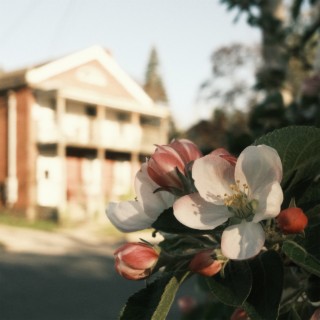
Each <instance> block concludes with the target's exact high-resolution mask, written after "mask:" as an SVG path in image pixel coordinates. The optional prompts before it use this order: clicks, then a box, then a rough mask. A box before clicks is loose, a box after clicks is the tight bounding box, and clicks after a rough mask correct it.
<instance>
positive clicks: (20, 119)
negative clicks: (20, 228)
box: [15, 88, 35, 210]
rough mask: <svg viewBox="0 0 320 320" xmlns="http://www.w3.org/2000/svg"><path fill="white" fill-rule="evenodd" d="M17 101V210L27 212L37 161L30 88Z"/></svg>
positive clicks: (17, 96) (20, 91)
mask: <svg viewBox="0 0 320 320" xmlns="http://www.w3.org/2000/svg"><path fill="white" fill-rule="evenodd" d="M16 99H17V177H18V201H17V203H16V204H15V208H16V209H19V210H26V209H27V208H29V206H30V205H32V201H31V198H30V197H31V188H32V183H33V182H34V171H35V159H34V145H33V144H32V139H31V126H32V123H31V121H32V118H31V108H32V104H33V95H32V92H31V90H30V89H29V88H23V89H20V90H19V91H17V92H16Z"/></svg>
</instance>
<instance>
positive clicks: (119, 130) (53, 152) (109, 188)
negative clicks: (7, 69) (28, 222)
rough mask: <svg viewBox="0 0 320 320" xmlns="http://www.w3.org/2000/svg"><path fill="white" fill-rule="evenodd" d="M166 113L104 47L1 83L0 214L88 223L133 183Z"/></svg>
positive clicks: (161, 137)
mask: <svg viewBox="0 0 320 320" xmlns="http://www.w3.org/2000/svg"><path fill="white" fill-rule="evenodd" d="M168 123H169V112H168V109H167V108H165V107H163V106H162V107H161V106H157V105H156V104H155V103H154V102H153V101H152V100H151V99H150V97H149V96H148V95H147V94H146V93H145V92H144V91H143V90H142V88H141V87H140V86H139V85H138V84H137V83H136V82H135V81H134V80H132V79H131V78H130V77H129V76H128V75H127V74H126V73H125V72H124V71H123V70H122V69H121V68H120V67H119V65H118V64H117V63H116V61H115V60H114V59H113V57H112V56H111V55H110V54H109V53H108V52H107V51H106V50H104V49H103V48H101V47H97V46H95V47H91V48H88V49H86V50H83V51H79V52H76V53H74V54H71V55H68V56H65V57H63V58H61V59H57V60H54V61H50V62H48V63H45V64H42V65H39V66H36V67H34V68H30V69H25V70H20V71H16V72H11V73H7V74H3V75H1V77H0V208H1V207H2V208H7V209H10V210H13V211H16V212H19V213H22V214H24V215H26V216H27V217H30V218H37V217H49V218H52V217H58V218H61V217H63V218H67V219H68V218H70V219H86V218H91V217H94V216H96V215H101V214H102V215H103V214H104V210H105V207H106V204H107V202H108V201H110V200H121V199H122V198H125V197H127V196H129V195H130V193H131V196H133V194H132V182H133V178H134V176H135V173H136V172H137V170H139V167H140V165H141V162H143V161H145V158H146V157H148V156H149V155H150V154H151V153H152V152H153V151H154V148H155V147H154V144H164V143H167V139H168Z"/></svg>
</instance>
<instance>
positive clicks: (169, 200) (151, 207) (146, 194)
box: [135, 163, 175, 219]
mask: <svg viewBox="0 0 320 320" xmlns="http://www.w3.org/2000/svg"><path fill="white" fill-rule="evenodd" d="M158 188H159V186H158V185H157V184H156V183H155V182H154V181H153V180H152V179H151V178H150V177H149V175H148V172H147V164H146V163H144V164H142V166H141V170H140V171H139V172H138V173H137V175H136V178H135V191H136V194H137V199H138V201H139V202H140V204H141V206H142V208H143V210H144V212H145V213H146V214H147V215H148V216H150V217H151V218H154V219H156V218H157V217H158V216H159V214H160V213H162V212H163V211H164V210H165V209H168V208H169V207H171V206H172V204H173V202H174V200H175V196H174V195H173V194H171V193H169V192H167V191H158V192H154V191H155V190H157V189H158Z"/></svg>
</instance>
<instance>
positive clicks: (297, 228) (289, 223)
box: [277, 207, 308, 234]
mask: <svg viewBox="0 0 320 320" xmlns="http://www.w3.org/2000/svg"><path fill="white" fill-rule="evenodd" d="M277 222H278V225H279V228H280V229H281V231H282V232H283V233H284V234H292V233H299V232H302V231H303V230H304V228H305V227H306V226H307V224H308V218H307V216H306V215H305V214H304V213H303V211H302V210H301V209H300V208H295V207H292V208H288V209H285V210H282V211H281V212H280V213H279V215H278V216H277Z"/></svg>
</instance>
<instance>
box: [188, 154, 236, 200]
mask: <svg viewBox="0 0 320 320" xmlns="http://www.w3.org/2000/svg"><path fill="white" fill-rule="evenodd" d="M192 177H193V179H194V183H195V186H196V188H197V190H198V191H199V193H200V195H201V197H202V198H203V199H205V200H206V201H209V202H212V203H215V204H223V201H222V200H221V199H223V197H224V194H226V193H227V194H230V193H231V191H230V185H231V184H234V166H233V165H231V164H230V163H229V162H228V161H227V160H225V159H222V158H221V157H219V156H216V155H212V154H209V155H207V156H205V157H203V158H200V159H198V160H196V161H195V162H194V164H193V168H192ZM218 195H219V196H220V197H221V198H218V197H217V196H218Z"/></svg>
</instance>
